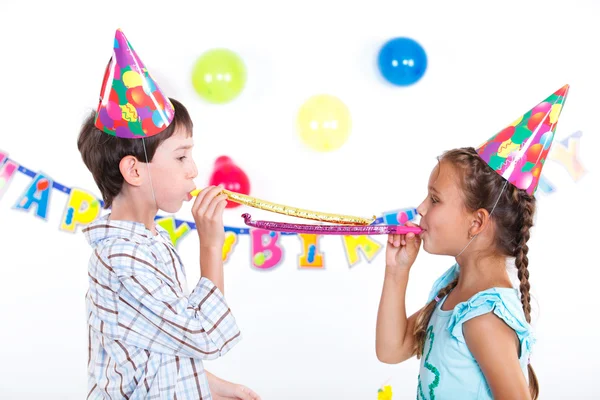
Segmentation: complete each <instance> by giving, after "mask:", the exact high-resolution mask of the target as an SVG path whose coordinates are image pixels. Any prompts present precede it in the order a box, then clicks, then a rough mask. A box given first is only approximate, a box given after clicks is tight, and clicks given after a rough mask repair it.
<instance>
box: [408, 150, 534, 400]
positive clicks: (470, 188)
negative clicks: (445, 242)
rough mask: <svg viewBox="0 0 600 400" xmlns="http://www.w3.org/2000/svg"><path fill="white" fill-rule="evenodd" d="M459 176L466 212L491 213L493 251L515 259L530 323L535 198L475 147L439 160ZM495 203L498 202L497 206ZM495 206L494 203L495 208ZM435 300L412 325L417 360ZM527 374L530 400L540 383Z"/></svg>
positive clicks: (451, 286)
mask: <svg viewBox="0 0 600 400" xmlns="http://www.w3.org/2000/svg"><path fill="white" fill-rule="evenodd" d="M439 161H440V162H441V161H446V162H448V163H450V164H451V165H453V166H454V167H455V168H457V170H458V171H459V172H460V173H461V174H460V175H461V176H462V180H461V182H460V184H461V186H462V189H463V194H464V202H465V206H466V208H467V209H468V210H469V211H476V210H478V209H481V208H483V209H485V210H487V211H488V212H489V213H492V209H493V210H494V212H493V215H492V221H494V222H495V229H496V237H495V241H496V243H495V244H496V249H497V250H498V251H499V252H500V253H501V254H503V255H505V256H507V257H515V266H516V268H517V273H518V277H519V281H520V288H519V289H520V292H521V304H522V305H523V311H524V313H525V318H526V320H527V322H531V304H530V301H531V296H530V294H529V271H528V269H527V267H528V265H529V260H528V258H527V252H528V251H529V247H527V241H528V240H529V229H530V228H531V227H532V226H533V215H534V213H535V197H533V196H531V195H529V194H527V192H526V191H524V190H521V189H518V188H517V187H515V186H514V185H511V184H506V180H505V179H504V178H503V177H501V176H500V175H499V174H498V173H497V172H495V171H494V170H492V168H490V166H489V165H487V164H486V163H485V162H484V161H483V160H482V159H481V158H480V157H479V156H478V154H477V152H476V151H475V149H474V148H472V147H466V148H459V149H455V150H450V151H447V152H445V153H444V154H442V156H441V157H439ZM496 201H498V203H497V204H496ZM494 204H496V206H495V208H494ZM456 284H457V279H455V280H454V281H453V282H451V283H450V284H448V286H446V287H445V288H443V289H441V290H440V291H439V293H438V294H437V297H438V299H442V298H444V297H445V296H446V295H447V294H448V293H449V292H450V291H451V290H452V289H454V287H455V286H456ZM435 306H436V301H435V300H432V301H431V302H429V304H427V305H426V306H425V308H423V310H422V311H421V313H420V314H419V316H418V317H417V321H416V323H415V330H414V334H415V349H414V351H415V353H416V355H417V358H420V357H421V356H422V355H423V348H424V346H425V341H426V331H427V327H428V325H429V320H430V318H431V314H432V313H433V310H434V309H435ZM527 369H528V372H529V390H530V392H531V397H532V399H534V400H535V399H537V397H538V394H539V384H538V380H537V377H536V376H535V373H534V372H533V368H532V367H531V364H529V365H528V366H527Z"/></svg>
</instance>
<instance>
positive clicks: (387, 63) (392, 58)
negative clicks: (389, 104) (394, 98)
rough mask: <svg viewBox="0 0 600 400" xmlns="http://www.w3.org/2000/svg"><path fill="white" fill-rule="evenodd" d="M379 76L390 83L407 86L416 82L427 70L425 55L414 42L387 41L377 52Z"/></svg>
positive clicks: (421, 48)
mask: <svg viewBox="0 0 600 400" xmlns="http://www.w3.org/2000/svg"><path fill="white" fill-rule="evenodd" d="M377 63H378V65H379V71H380V72H381V75H383V77H384V78H385V79H386V80H387V81H388V82H390V83H393V84H394V85H398V86H408V85H412V84H413V83H415V82H417V81H418V80H419V79H421V77H422V76H423V74H425V70H426V69H427V54H425V50H423V47H421V45H420V44H419V43H417V42H416V41H414V40H413V39H410V38H406V37H399V38H394V39H391V40H389V41H388V42H387V43H385V44H384V45H383V46H382V47H381V50H380V51H379V57H378V60H377Z"/></svg>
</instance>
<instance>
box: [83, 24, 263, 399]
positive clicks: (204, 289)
mask: <svg viewBox="0 0 600 400" xmlns="http://www.w3.org/2000/svg"><path fill="white" fill-rule="evenodd" d="M192 128H193V126H192V121H191V118H190V116H189V114H188V112H187V110H186V108H185V107H184V106H183V105H182V104H181V103H179V102H178V101H176V100H173V99H170V100H169V99H168V98H167V97H166V96H164V94H163V93H162V91H161V90H160V88H159V87H158V86H157V85H156V83H155V82H154V81H153V80H152V78H151V77H150V75H149V74H148V71H147V70H146V68H145V67H144V65H143V63H142V62H141V60H140V59H139V57H138V56H137V54H136V53H135V51H134V50H133V48H132V47H131V45H130V44H129V42H128V41H127V39H126V38H125V35H124V34H123V32H122V31H120V30H118V31H117V33H116V36H115V48H114V55H113V57H112V59H111V60H110V62H109V65H108V67H107V70H106V74H105V77H104V82H103V85H102V90H101V98H100V105H99V107H98V111H97V112H94V113H92V114H91V115H90V116H89V117H88V118H87V119H86V120H85V122H84V124H83V126H82V129H81V132H80V135H79V138H78V143H77V145H78V148H79V151H80V153H81V156H82V159H83V161H84V163H85V165H86V166H87V167H88V169H89V170H90V172H91V173H92V175H93V177H94V180H95V181H96V184H97V185H98V188H99V189H100V192H101V193H102V197H103V200H104V207H105V208H107V209H108V208H111V213H110V214H108V215H106V216H104V217H101V218H99V219H98V220H96V221H94V222H93V223H91V224H90V225H88V226H87V227H86V228H85V229H84V233H85V236H86V239H87V241H88V242H89V244H90V245H91V246H92V248H93V254H92V256H91V258H90V263H89V270H88V275H89V284H90V288H89V291H88V294H87V296H86V302H87V310H88V328H89V357H88V375H89V387H88V389H89V394H88V398H90V399H99V398H111V399H117V398H125V399H133V398H136V399H137V398H145V399H178V400H182V399H259V396H258V395H256V394H255V393H254V392H252V391H251V390H249V389H248V388H245V387H244V386H242V385H235V384H232V383H230V382H227V381H224V380H222V379H219V378H217V377H216V376H214V375H212V374H210V373H209V372H208V371H205V370H204V368H203V365H202V360H203V359H215V358H217V357H220V356H223V355H224V354H225V353H227V352H228V351H229V350H230V349H231V348H232V347H233V346H234V345H235V344H236V343H237V342H238V341H239V340H240V339H241V336H240V331H239V328H238V326H237V324H236V321H235V318H234V317H233V315H232V314H231V311H230V310H229V307H228V306H227V303H226V302H225V298H224V297H223V293H224V287H223V263H222V260H221V257H222V247H223V241H224V228H223V219H222V215H223V210H224V209H225V205H226V196H225V195H219V194H218V193H219V190H220V189H219V188H218V187H210V188H207V189H205V190H203V191H202V192H201V194H200V195H199V196H198V197H197V198H196V200H195V202H194V204H193V206H192V214H193V217H194V221H195V222H196V225H197V229H198V235H199V240H200V271H201V279H200V281H199V282H198V284H197V285H196V287H195V288H194V289H193V290H192V291H191V293H190V294H189V295H185V294H184V290H185V289H184V288H185V270H184V268H183V265H182V263H181V260H180V258H179V255H178V253H177V251H176V249H175V248H174V247H173V245H172V243H171V241H170V239H169V235H168V233H167V232H166V231H165V230H164V229H162V228H160V227H159V226H157V225H156V224H155V223H154V219H155V216H156V214H157V212H158V210H159V209H162V210H164V211H165V212H168V213H174V212H177V211H178V210H179V209H180V208H181V206H182V204H183V201H186V200H190V199H191V196H190V195H189V192H190V191H191V190H193V189H194V188H195V185H194V181H193V179H194V178H195V177H196V175H197V170H196V165H195V163H194V161H193V159H192V154H191V150H192V146H193V139H192Z"/></svg>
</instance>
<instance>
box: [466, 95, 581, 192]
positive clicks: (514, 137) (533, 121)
mask: <svg viewBox="0 0 600 400" xmlns="http://www.w3.org/2000/svg"><path fill="white" fill-rule="evenodd" d="M568 92H569V85H565V86H563V87H562V88H560V89H558V90H557V91H556V92H554V93H553V94H551V95H550V96H548V98H547V99H546V100H544V101H542V102H541V103H540V104H538V105H537V106H535V107H534V108H532V109H531V110H529V111H528V112H527V113H526V114H524V115H523V116H521V117H519V118H518V119H517V120H516V121H514V122H513V123H512V124H510V125H509V126H508V127H506V128H504V129H503V130H501V131H500V132H498V133H497V134H496V135H494V136H492V137H491V138H490V139H489V140H487V141H486V142H485V143H484V144H483V145H481V146H480V147H479V148H477V153H478V154H479V156H480V157H481V158H482V159H483V160H484V161H485V162H486V163H487V164H488V165H489V166H490V167H492V169H493V170H494V171H496V172H498V173H499V174H500V175H501V176H502V177H503V178H504V179H506V180H507V181H509V182H510V183H512V184H513V185H515V186H516V187H517V188H519V189H523V190H525V191H527V193H529V194H530V195H533V194H534V193H535V190H536V189H537V186H538V183H539V179H540V176H541V174H542V168H543V166H544V162H545V161H546V157H547V156H548V153H549V152H550V147H551V146H552V141H553V139H554V133H555V131H556V124H557V123H558V117H559V116H560V113H561V111H562V108H563V105H564V103H565V100H566V98H567V93H568Z"/></svg>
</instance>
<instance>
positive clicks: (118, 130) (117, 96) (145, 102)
mask: <svg viewBox="0 0 600 400" xmlns="http://www.w3.org/2000/svg"><path fill="white" fill-rule="evenodd" d="M174 114H175V111H174V110H173V105H172V104H171V102H170V101H169V98H168V97H167V96H165V95H164V93H163V92H162V91H161V90H160V88H159V87H158V85H157V84H156V82H155V81H154V79H152V77H151V76H150V73H149V72H148V70H147V69H146V67H145V66H144V63H143V62H142V60H140V58H139V57H138V55H137V53H136V52H135V51H134V50H133V47H132V46H131V44H130V43H129V41H128V40H127V38H126V37H125V34H124V33H123V31H121V30H120V29H118V30H117V32H116V34H115V42H114V53H113V56H112V57H111V59H110V61H109V63H108V66H107V67H106V72H105V73H104V80H103V82H102V89H101V91H100V104H99V105H98V112H97V113H96V121H95V123H96V127H98V129H100V130H102V131H103V132H106V133H108V134H109V135H113V136H117V137H120V138H128V139H137V138H144V137H150V136H153V135H156V134H158V133H160V132H162V131H163V130H165V128H167V127H168V126H169V124H170V123H171V122H172V121H173V116H174Z"/></svg>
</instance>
